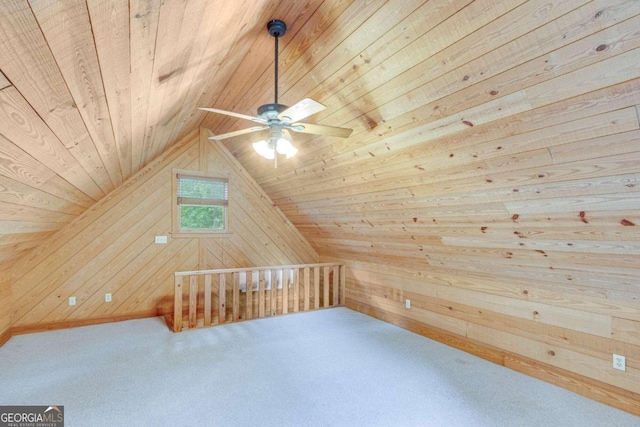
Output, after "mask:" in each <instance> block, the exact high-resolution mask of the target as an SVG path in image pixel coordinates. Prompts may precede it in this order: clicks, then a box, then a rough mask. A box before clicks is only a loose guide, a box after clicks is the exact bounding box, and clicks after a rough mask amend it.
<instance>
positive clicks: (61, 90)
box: [0, 0, 113, 198]
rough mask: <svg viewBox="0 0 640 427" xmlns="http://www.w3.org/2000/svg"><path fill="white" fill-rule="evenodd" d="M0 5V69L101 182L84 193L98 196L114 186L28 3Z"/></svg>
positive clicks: (73, 153)
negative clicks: (0, 8) (93, 189)
mask: <svg viewBox="0 0 640 427" xmlns="http://www.w3.org/2000/svg"><path fill="white" fill-rule="evenodd" d="M2 7H3V11H2V13H3V19H1V20H0V68H1V69H2V72H3V73H4V74H5V75H6V76H7V77H8V78H9V79H10V80H11V82H12V83H13V85H14V86H15V88H16V89H17V90H18V91H19V92H20V93H21V95H22V96H24V97H25V98H26V99H27V100H28V102H29V104H30V105H31V107H32V108H33V109H34V110H35V112H36V113H37V114H38V115H39V116H40V117H41V118H42V120H44V122H45V123H46V124H47V126H49V128H50V129H51V130H52V131H53V133H54V134H55V135H56V136H57V137H58V138H59V139H60V141H62V143H63V144H64V146H65V147H66V148H67V149H68V150H69V152H70V153H71V155H72V156H73V157H74V158H75V159H76V160H77V161H78V162H79V163H80V164H81V165H82V167H83V168H84V169H85V170H86V172H87V173H88V174H90V175H91V177H92V178H93V180H94V181H95V182H96V184H97V185H98V186H99V187H100V190H101V191H100V192H99V193H95V192H94V191H90V192H89V193H88V194H90V195H91V194H95V196H92V197H94V198H95V197H98V198H99V197H101V196H102V195H104V193H106V192H108V191H110V190H111V189H112V188H113V185H112V183H111V180H110V178H109V176H108V174H107V173H106V170H105V167H104V164H103V163H102V161H101V159H100V157H99V155H98V153H97V151H96V148H95V145H94V144H93V141H92V140H91V137H90V136H89V133H88V132H87V128H86V126H85V124H84V122H83V120H82V117H81V116H80V113H79V111H78V108H77V105H76V103H75V102H74V100H73V98H72V97H71V94H70V93H69V89H68V87H67V86H66V84H65V81H64V79H63V78H62V75H61V74H60V70H59V68H58V66H57V64H56V62H55V59H54V57H53V55H52V54H51V51H50V50H49V48H48V46H47V44H46V42H45V40H44V37H43V35H42V33H41V31H40V28H39V27H38V23H37V21H36V20H35V17H34V16H33V13H32V12H31V9H30V7H29V5H28V3H27V2H26V0H23V1H13V2H9V3H7V2H5V3H4V4H3V6H2ZM87 176H88V175H87ZM74 184H75V183H74ZM81 189H82V188H81ZM83 191H84V190H83Z"/></svg>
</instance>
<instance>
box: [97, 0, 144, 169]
mask: <svg viewBox="0 0 640 427" xmlns="http://www.w3.org/2000/svg"><path fill="white" fill-rule="evenodd" d="M87 7H88V9H89V16H90V19H91V29H92V30H93V38H94V41H95V46H96V52H97V55H98V61H99V64H100V74H101V76H102V83H103V85H104V91H105V95H106V100H107V105H108V108H109V116H110V118H111V125H112V126H113V134H114V137H115V144H116V148H117V151H118V159H119V163H120V169H121V170H122V179H123V180H126V179H127V178H129V177H130V176H131V175H132V173H133V172H134V171H133V170H132V160H131V155H132V154H131V150H132V143H131V78H130V70H131V66H130V58H131V55H130V52H129V1H128V0H98V1H88V2H87Z"/></svg>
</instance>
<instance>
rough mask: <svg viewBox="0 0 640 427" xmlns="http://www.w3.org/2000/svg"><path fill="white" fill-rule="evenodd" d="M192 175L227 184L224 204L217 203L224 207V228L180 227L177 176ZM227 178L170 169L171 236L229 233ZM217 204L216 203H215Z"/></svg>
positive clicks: (228, 189) (199, 172) (229, 195)
mask: <svg viewBox="0 0 640 427" xmlns="http://www.w3.org/2000/svg"><path fill="white" fill-rule="evenodd" d="M180 176H184V177H193V178H204V179H206V180H211V181H219V182H225V183H226V185H227V200H226V204H222V203H221V204H219V205H221V206H223V207H224V228H223V229H220V230H215V229H191V228H189V229H183V228H181V227H180V216H181V210H180V206H181V204H180V203H179V197H178V182H179V177H180ZM230 188H231V186H230V182H229V178H227V177H221V176H216V175H213V174H211V173H208V172H202V171H194V170H183V169H172V170H171V235H172V236H173V237H202V236H207V235H209V236H216V237H222V236H227V235H229V234H230V232H229V230H230V227H229V206H230V204H231V200H230V199H231V191H230ZM216 205H218V204H216Z"/></svg>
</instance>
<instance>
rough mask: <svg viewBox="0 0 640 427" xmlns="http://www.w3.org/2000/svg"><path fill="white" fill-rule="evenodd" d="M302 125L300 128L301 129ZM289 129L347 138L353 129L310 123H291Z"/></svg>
mask: <svg viewBox="0 0 640 427" xmlns="http://www.w3.org/2000/svg"><path fill="white" fill-rule="evenodd" d="M301 127H302V129H301ZM290 129H291V130H295V131H296V132H302V133H311V134H314V135H322V136H337V137H338V138H349V135H351V132H353V129H347V128H339V127H335V126H325V125H314V124H311V123H293V124H292V125H291V127H290Z"/></svg>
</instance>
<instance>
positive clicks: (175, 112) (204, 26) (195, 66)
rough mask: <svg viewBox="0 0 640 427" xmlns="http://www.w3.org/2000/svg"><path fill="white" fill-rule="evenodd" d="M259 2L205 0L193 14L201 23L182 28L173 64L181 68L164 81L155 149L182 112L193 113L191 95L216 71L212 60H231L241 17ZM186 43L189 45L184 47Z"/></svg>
mask: <svg viewBox="0 0 640 427" xmlns="http://www.w3.org/2000/svg"><path fill="white" fill-rule="evenodd" d="M260 6H263V5H262V4H261V3H260V2H256V1H251V2H249V3H248V4H246V3H242V2H236V3H234V5H233V7H229V6H228V4H226V7H225V3H224V1H223V0H219V1H217V2H216V1H208V2H206V3H204V4H203V5H202V7H203V9H202V10H198V11H195V15H196V16H198V15H201V20H200V24H199V25H194V26H193V27H194V28H192V29H191V31H188V32H184V31H181V34H180V45H181V46H182V47H179V48H178V51H180V52H182V54H181V55H180V56H178V57H176V58H175V60H174V63H175V65H174V66H179V67H180V68H179V70H180V71H179V72H177V73H176V75H175V76H171V85H167V86H168V87H167V89H166V91H165V94H164V99H163V102H162V111H161V113H160V117H161V118H162V119H163V123H161V124H159V126H158V127H157V128H156V129H157V130H156V133H155V135H154V139H153V142H152V146H153V147H155V152H161V151H162V150H163V149H164V148H165V147H166V146H167V145H168V144H171V143H172V142H173V140H172V135H173V130H174V127H175V126H176V123H177V122H182V121H183V116H190V115H191V114H194V113H195V111H196V106H195V101H196V99H193V98H197V97H198V96H199V95H200V93H201V91H202V85H203V84H204V82H203V81H202V80H203V77H204V76H203V75H207V76H208V77H209V78H211V76H212V75H215V67H216V66H215V64H220V63H221V62H222V61H223V60H225V59H226V60H230V58H229V57H228V56H227V53H228V52H229V50H230V49H232V47H233V45H234V43H233V42H234V40H235V39H236V37H237V36H238V33H237V31H239V30H240V29H243V28H245V27H246V26H247V24H248V23H247V22H246V21H245V20H244V19H245V17H246V16H247V12H252V15H253V16H255V14H254V13H253V12H254V8H258V7H260ZM186 46H189V47H190V49H186ZM196 78H197V80H196ZM190 94H191V96H190V99H189V100H188V101H187V97H189V95H190ZM185 102H188V105H189V107H188V110H185V109H184V104H185ZM184 120H186V119H184Z"/></svg>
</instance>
